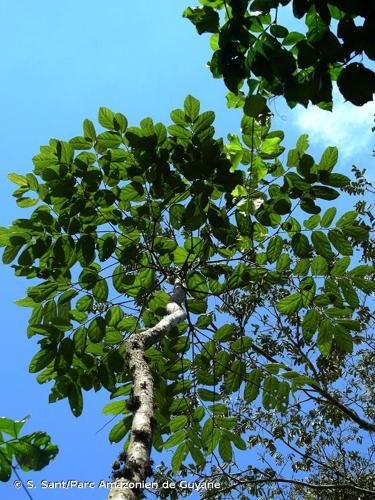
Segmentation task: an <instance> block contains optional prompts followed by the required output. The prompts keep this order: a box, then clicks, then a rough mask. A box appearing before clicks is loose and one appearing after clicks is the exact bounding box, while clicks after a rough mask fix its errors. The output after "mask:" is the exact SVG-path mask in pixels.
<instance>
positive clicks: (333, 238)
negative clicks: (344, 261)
mask: <svg viewBox="0 0 375 500" xmlns="http://www.w3.org/2000/svg"><path fill="white" fill-rule="evenodd" d="M328 238H329V241H330V242H331V243H332V245H333V246H334V247H335V248H336V250H338V251H339V252H340V253H341V255H353V247H352V245H351V243H350V242H349V241H348V240H347V239H346V238H345V236H344V235H343V234H342V233H341V231H338V230H337V229H331V230H330V231H329V232H328Z"/></svg>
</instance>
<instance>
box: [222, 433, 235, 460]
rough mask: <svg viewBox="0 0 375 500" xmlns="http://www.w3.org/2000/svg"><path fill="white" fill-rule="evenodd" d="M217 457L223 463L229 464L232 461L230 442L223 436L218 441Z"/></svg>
mask: <svg viewBox="0 0 375 500" xmlns="http://www.w3.org/2000/svg"><path fill="white" fill-rule="evenodd" d="M219 455H220V457H221V459H222V460H223V461H224V462H227V463H229V462H231V461H232V455H233V452H232V445H231V443H230V440H229V439H227V438H226V437H225V436H224V434H223V435H222V436H221V438H220V441H219Z"/></svg>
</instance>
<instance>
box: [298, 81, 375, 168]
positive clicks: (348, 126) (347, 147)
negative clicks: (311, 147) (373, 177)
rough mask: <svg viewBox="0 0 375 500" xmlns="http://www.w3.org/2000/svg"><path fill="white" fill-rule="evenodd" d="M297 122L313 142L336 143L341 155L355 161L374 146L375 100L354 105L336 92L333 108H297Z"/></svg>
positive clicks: (322, 144) (331, 144) (332, 144)
mask: <svg viewBox="0 0 375 500" xmlns="http://www.w3.org/2000/svg"><path fill="white" fill-rule="evenodd" d="M296 111H297V113H296V122H295V123H296V125H297V127H298V128H300V129H301V132H303V133H307V134H309V140H310V142H311V143H312V144H316V145H320V146H323V147H325V146H337V147H338V149H339V152H340V156H341V158H351V159H352V160H353V161H355V156H356V155H358V154H365V155H367V154H370V153H371V150H372V149H373V146H372V144H373V140H374V133H373V132H372V131H371V129H372V127H373V126H374V114H375V103H374V102H368V103H367V104H365V105H364V106H361V107H358V106H353V105H352V104H351V103H350V102H344V100H343V98H342V96H341V95H340V94H339V93H338V91H336V92H334V102H333V111H332V112H329V111H324V110H322V109H319V108H318V107H317V106H309V108H308V109H303V108H301V107H299V108H298V110H296Z"/></svg>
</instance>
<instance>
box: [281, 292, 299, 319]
mask: <svg viewBox="0 0 375 500" xmlns="http://www.w3.org/2000/svg"><path fill="white" fill-rule="evenodd" d="M276 307H277V309H278V310H279V311H280V312H281V313H282V314H288V315H290V314H294V313H296V312H297V311H299V310H300V309H301V308H302V307H303V301H302V295H301V294H300V293H293V294H292V295H288V297H285V298H284V299H281V300H279V302H278V303H277V304H276Z"/></svg>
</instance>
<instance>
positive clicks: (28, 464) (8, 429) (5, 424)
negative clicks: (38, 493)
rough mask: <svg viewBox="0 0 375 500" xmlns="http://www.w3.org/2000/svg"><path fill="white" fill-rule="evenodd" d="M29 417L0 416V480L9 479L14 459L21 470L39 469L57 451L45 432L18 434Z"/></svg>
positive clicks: (52, 457)
mask: <svg viewBox="0 0 375 500" xmlns="http://www.w3.org/2000/svg"><path fill="white" fill-rule="evenodd" d="M28 418H29V417H25V418H23V419H22V420H11V419H9V418H6V417H0V481H4V482H5V481H9V479H10V477H11V475H12V469H13V470H14V471H16V467H15V466H14V465H13V461H14V459H15V460H16V462H17V464H18V466H19V467H20V468H21V469H22V470H23V471H26V472H28V471H30V470H41V469H43V468H44V467H46V465H48V464H49V462H50V461H51V460H53V459H54V458H55V456H56V455H57V453H58V448H57V446H56V445H54V444H52V443H51V438H50V437H49V436H48V435H47V434H46V433H45V432H33V433H32V434H26V435H24V436H20V431H21V429H22V427H23V426H24V424H25V423H26V421H27V420H28ZM5 435H6V436H5Z"/></svg>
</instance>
